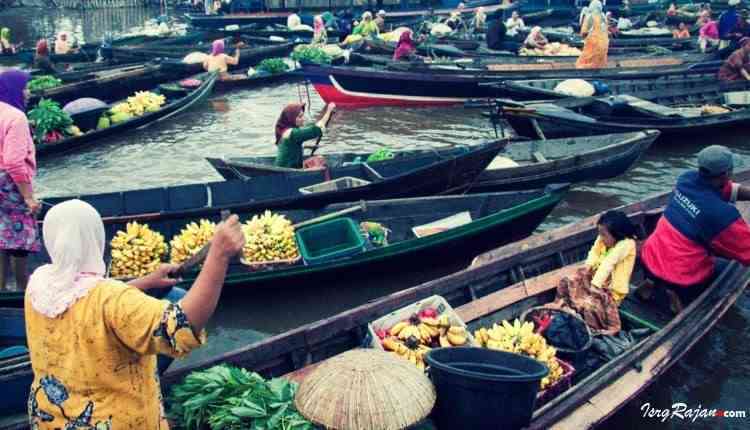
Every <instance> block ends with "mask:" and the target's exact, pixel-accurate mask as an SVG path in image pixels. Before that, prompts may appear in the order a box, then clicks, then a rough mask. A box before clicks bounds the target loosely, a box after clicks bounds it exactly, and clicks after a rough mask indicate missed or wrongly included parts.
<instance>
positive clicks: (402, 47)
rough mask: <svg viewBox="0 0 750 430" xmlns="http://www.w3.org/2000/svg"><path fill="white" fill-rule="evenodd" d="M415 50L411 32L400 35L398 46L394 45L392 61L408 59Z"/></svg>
mask: <svg viewBox="0 0 750 430" xmlns="http://www.w3.org/2000/svg"><path fill="white" fill-rule="evenodd" d="M416 49H417V48H416V47H415V46H414V41H413V40H412V38H411V30H410V31H405V32H403V33H401V37H399V38H398V44H397V45H396V52H394V53H393V61H397V60H400V59H401V58H402V57H408V56H409V55H411V54H412V53H413V52H414V51H415V50H416Z"/></svg>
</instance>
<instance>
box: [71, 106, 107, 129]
mask: <svg viewBox="0 0 750 430" xmlns="http://www.w3.org/2000/svg"><path fill="white" fill-rule="evenodd" d="M108 109H109V108H108V107H103V108H97V109H93V110H90V111H87V112H81V113H77V114H74V115H71V116H70V119H72V120H73V124H75V125H76V127H78V128H79V129H80V130H81V131H82V132H84V133H85V132H87V131H89V130H96V126H97V124H98V123H99V118H100V117H101V116H102V114H103V113H104V112H106V111H107V110H108Z"/></svg>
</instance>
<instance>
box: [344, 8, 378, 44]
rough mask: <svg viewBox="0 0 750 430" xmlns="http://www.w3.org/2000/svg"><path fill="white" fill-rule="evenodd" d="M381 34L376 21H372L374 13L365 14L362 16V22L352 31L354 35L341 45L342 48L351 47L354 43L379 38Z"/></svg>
mask: <svg viewBox="0 0 750 430" xmlns="http://www.w3.org/2000/svg"><path fill="white" fill-rule="evenodd" d="M378 34H380V29H378V26H377V24H375V21H373V20H372V13H370V12H365V13H363V14H362V22H360V23H359V24H357V25H356V26H355V27H354V29H353V30H352V34H350V35H349V36H347V37H346V39H344V41H343V42H341V43H340V45H342V46H347V45H351V44H352V43H356V42H359V41H360V40H362V39H365V38H368V37H370V36H377V35H378Z"/></svg>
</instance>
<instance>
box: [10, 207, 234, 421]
mask: <svg viewBox="0 0 750 430" xmlns="http://www.w3.org/2000/svg"><path fill="white" fill-rule="evenodd" d="M43 228H44V244H45V247H46V248H47V252H48V253H49V256H50V259H51V263H50V264H47V265H44V266H41V267H40V268H38V269H37V270H36V271H35V272H34V273H33V274H32V275H31V279H30V281H29V287H28V289H27V292H26V298H25V303H24V313H25V317H26V334H27V336H28V348H29V355H30V358H31V367H32V370H33V373H34V376H33V382H32V385H31V393H30V395H29V400H28V405H29V408H28V413H29V419H30V422H31V427H33V428H38V429H53V428H56V429H61V428H89V429H94V428H96V429H99V428H103V429H118V428H133V429H136V428H138V429H156V428H169V426H168V423H167V421H166V417H165V416H164V412H163V408H162V401H161V392H160V387H159V379H158V377H157V376H156V366H157V364H156V362H157V354H166V355H170V356H173V357H184V356H186V355H187V354H188V353H190V351H191V350H193V349H195V348H198V347H200V346H201V345H203V344H204V343H205V341H206V332H205V330H204V328H205V326H206V323H207V322H208V320H209V318H210V317H211V315H212V314H213V312H214V310H215V309H216V304H217V302H218V300H219V296H220V294H221V289H222V284H223V283H224V277H225V274H226V270H227V265H228V262H229V261H230V260H231V259H232V258H233V257H234V256H235V255H237V254H238V253H239V252H240V251H242V248H243V246H244V243H245V238H244V235H243V234H242V230H241V229H240V223H239V220H238V218H237V216H236V215H235V216H231V217H230V218H229V219H228V220H227V221H226V222H223V223H222V224H220V225H219V226H218V227H217V228H216V232H215V233H214V235H213V238H212V240H211V248H210V251H209V252H208V256H207V257H206V260H205V263H204V265H203V269H202V270H201V272H200V273H199V274H198V277H197V279H196V280H195V281H194V282H193V285H192V288H190V290H189V291H188V293H187V294H186V295H185V297H184V298H183V299H182V300H180V301H179V302H177V303H170V302H168V301H166V300H158V299H155V298H153V297H150V296H148V295H147V294H144V291H145V290H150V289H155V288H166V287H171V286H172V285H174V284H175V283H176V282H177V280H176V279H171V278H169V277H168V275H169V273H170V272H172V271H174V270H175V268H176V266H175V265H162V266H160V267H159V268H157V269H156V271H155V272H153V273H152V274H150V275H147V276H145V277H143V278H140V279H137V280H134V281H131V282H130V283H128V284H125V283H123V282H120V281H116V280H114V279H108V278H106V276H105V272H106V264H105V263H104V248H105V245H106V237H105V232H104V224H103V222H102V218H101V216H100V215H99V213H98V212H97V211H96V209H94V208H93V207H92V206H91V205H89V204H88V203H85V202H83V201H80V200H69V201H66V202H64V203H60V204H58V205H56V206H54V207H53V208H51V209H50V210H49V212H48V213H47V215H46V216H45V218H44V227H43Z"/></svg>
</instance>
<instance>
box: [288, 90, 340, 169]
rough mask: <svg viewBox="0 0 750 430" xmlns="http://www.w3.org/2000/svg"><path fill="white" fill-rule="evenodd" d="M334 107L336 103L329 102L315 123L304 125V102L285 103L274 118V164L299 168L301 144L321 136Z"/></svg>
mask: <svg viewBox="0 0 750 430" xmlns="http://www.w3.org/2000/svg"><path fill="white" fill-rule="evenodd" d="M335 109H336V104H335V103H329V104H328V107H327V108H326V113H325V114H324V115H323V117H322V118H320V120H319V121H318V122H317V123H315V124H313V125H309V126H307V127H305V105H304V103H291V104H289V105H287V106H286V107H285V108H284V110H283V111H281V115H279V119H278V120H276V147H277V154H276V163H275V164H276V166H278V167H288V168H291V169H301V168H302V167H303V154H302V149H303V147H302V144H303V143H305V142H306V141H308V140H312V139H316V138H319V137H321V136H323V131H324V130H325V128H326V124H328V120H329V119H330V118H331V115H332V114H333V111H334V110H335Z"/></svg>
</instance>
